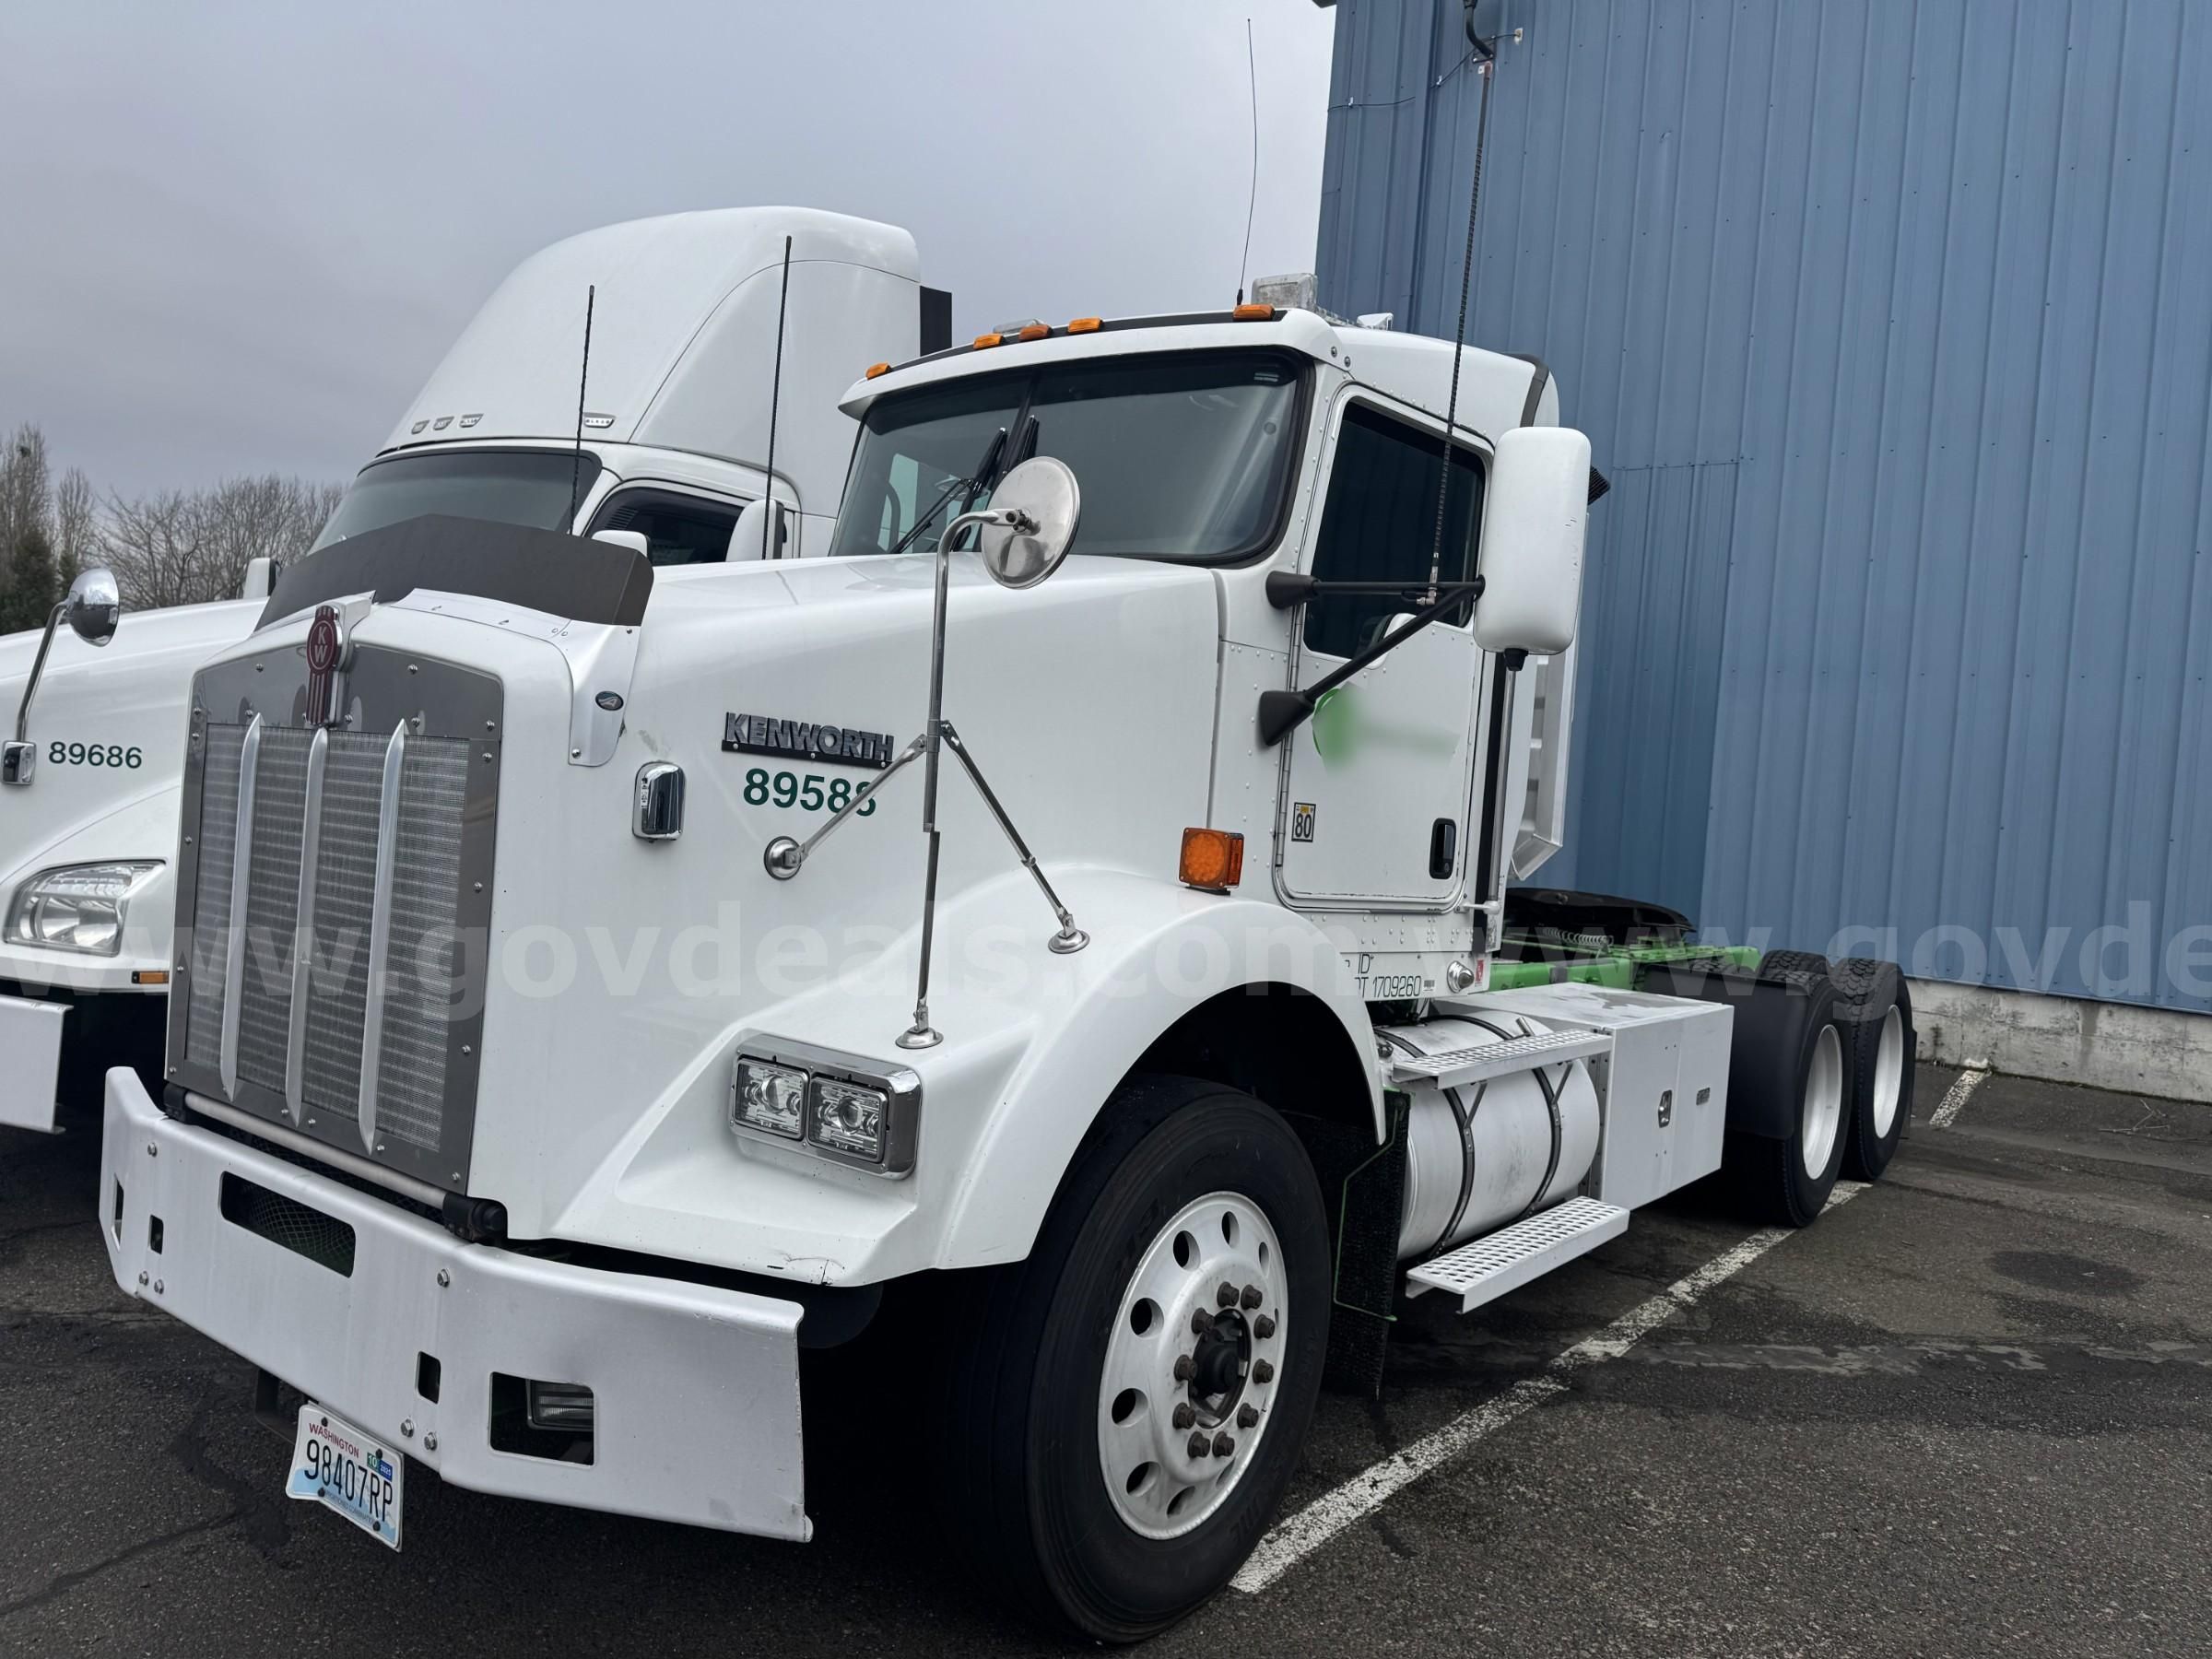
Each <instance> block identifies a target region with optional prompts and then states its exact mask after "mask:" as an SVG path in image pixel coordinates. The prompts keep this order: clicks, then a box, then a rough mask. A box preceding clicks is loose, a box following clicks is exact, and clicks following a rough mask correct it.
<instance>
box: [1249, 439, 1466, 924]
mask: <svg viewBox="0 0 2212 1659" xmlns="http://www.w3.org/2000/svg"><path fill="white" fill-rule="evenodd" d="M1442 467H1443V429H1442V423H1441V422H1435V423H1430V422H1426V421H1423V420H1421V419H1419V418H1417V417H1414V416H1412V415H1411V414H1410V413H1408V412H1405V411H1401V410H1396V409H1394V408H1391V407H1388V406H1383V405H1382V404H1381V403H1379V402H1371V401H1369V400H1367V399H1364V398H1357V397H1355V398H1352V399H1347V401H1346V402H1345V403H1344V404H1342V405H1341V406H1340V407H1339V411H1338V415H1337V420H1336V430H1335V441H1334V443H1333V445H1332V450H1331V460H1330V472H1329V482H1328V493H1327V496H1326V498H1325V504H1324V508H1323V511H1322V517H1321V525H1320V528H1319V530H1318V531H1317V532H1316V534H1315V535H1314V538H1313V543H1312V557H1311V562H1310V566H1309V570H1310V573H1311V574H1312V575H1313V576H1314V577H1315V578H1316V579H1317V580H1319V581H1321V582H1401V581H1402V582H1406V583H1408V584H1409V585H1415V586H1419V585H1425V584H1426V583H1427V582H1428V579H1429V567H1430V556H1431V552H1432V550H1433V548H1434V546H1435V537H1436V512H1437V485H1438V481H1439V475H1440V473H1441V470H1442ZM1482 479H1483V473H1482V458H1481V455H1480V454H1479V453H1477V451H1475V450H1474V449H1472V448H1469V447H1466V446H1465V445H1455V446H1454V449H1453V465H1452V480H1451V488H1450V491H1449V493H1448V495H1447V497H1446V500H1445V517H1444V537H1443V556H1442V560H1441V571H1440V579H1441V580H1443V581H1447V582H1449V581H1455V580H1464V579H1465V577H1467V576H1469V575H1471V574H1472V573H1473V571H1474V570H1475V557H1476V549H1475V545H1474V542H1475V535H1476V530H1477V526H1478V525H1479V524H1481V521H1482ZM1413 608H1415V606H1413V605H1410V604H1408V603H1407V602H1406V601H1404V600H1402V599H1397V598H1393V597H1388V596H1376V595H1364V594H1361V595H1341V596H1335V597H1331V596H1328V595H1326V594H1321V595H1316V596H1315V597H1314V598H1312V599H1311V600H1309V601H1308V602H1307V603H1306V605H1305V606H1304V607H1303V610H1302V613H1300V614H1298V615H1296V617H1295V624H1294V625H1295V626H1296V628H1297V629H1298V636H1297V638H1296V640H1295V641H1294V647H1293V651H1292V661H1293V677H1294V681H1295V683H1296V684H1298V685H1300V686H1308V685H1312V683H1313V682H1315V681H1316V680H1318V679H1320V678H1321V677H1323V676H1324V675H1325V674H1328V673H1329V672H1331V671H1332V670H1334V669H1335V668H1338V667H1341V666H1342V665H1344V664H1345V663H1346V662H1347V660H1348V659H1350V658H1351V657H1353V656H1355V655H1356V654H1358V653H1359V652H1361V651H1363V650H1365V649H1367V647H1368V646H1369V645H1370V644H1371V643H1372V642H1373V641H1376V640H1378V639H1380V638H1381V637H1382V635H1383V634H1385V633H1387V632H1389V631H1390V630H1392V629H1395V628H1396V627H1398V626H1399V625H1401V624H1402V623H1403V622H1405V621H1406V619H1407V613H1408V612H1409V611H1410V610H1411V609H1413ZM1471 615H1472V609H1471V606H1460V607H1458V608H1457V609H1454V610H1451V611H1447V612H1445V613H1444V615H1443V616H1442V617H1441V618H1438V619H1437V620H1436V621H1434V622H1431V623H1430V625H1429V626H1428V627H1427V628H1425V629H1422V630H1421V631H1420V632H1418V633H1417V634H1415V635H1414V636H1413V637H1412V638H1411V639H1409V640H1407V641H1405V642H1404V643H1403V644H1401V645H1399V646H1398V647H1396V649H1394V650H1393V651H1391V652H1389V653H1385V654H1384V655H1383V656H1382V658H1381V660H1379V661H1378V662H1375V663H1373V664H1371V665H1369V666H1368V667H1367V668H1365V669H1362V670H1361V671H1360V672H1359V674H1357V675H1356V676H1354V677H1352V678H1351V679H1350V680H1347V682H1346V683H1345V684H1344V685H1343V686H1341V687H1339V688H1337V689H1336V690H1335V691H1333V692H1331V693H1329V694H1328V695H1327V696H1326V697H1325V698H1324V700H1323V701H1322V703H1321V705H1320V706H1319V708H1317V709H1316V711H1315V712H1314V713H1313V715H1312V717H1311V718H1310V719H1308V720H1307V721H1306V722H1305V723H1304V724H1301V725H1300V726H1299V727H1297V728H1296V729H1295V730H1293V731H1292V732H1291V733H1290V735H1288V737H1286V738H1285V739H1284V740H1283V743H1284V748H1285V750H1286V754H1285V757H1284V760H1283V764H1282V772H1281V779H1282V791H1283V795H1282V800H1281V802H1280V804H1279V812H1278V818H1277V822H1278V823H1279V825H1280V826H1281V828H1280V830H1279V832H1278V834H1277V842H1276V857H1277V871H1276V877H1277V891H1278V892H1279V894H1280V895H1281V897H1282V898H1283V900H1285V901H1286V902H1288V903H1290V904H1292V905H1295V906H1297V907H1299V908H1301V909H1311V910H1361V911H1377V910H1381V911H1391V910H1398V911H1412V912H1435V911H1444V910H1449V909H1452V908H1453V907H1454V906H1455V905H1456V904H1457V903H1458V902H1459V900H1460V896H1461V894H1462V892H1463V891H1464V890H1465V885H1466V881H1467V868H1468V859H1469V855H1470V842H1471V841H1472V840H1473V839H1474V837H1473V834H1472V831H1473V830H1474V828H1475V826H1474V825H1473V824H1472V822H1471V818H1472V814H1471V812H1470V798H1471V794H1472V789H1473V777H1474V767H1475V759H1476V757H1475V732H1476V721H1475V708H1476V699H1477V681H1478V679H1479V678H1480V676H1481V665H1482V658H1481V653H1480V652H1479V651H1477V648H1476V645H1475V640H1474V636H1473V634H1472V632H1471V631H1470V629H1469V626H1468V624H1469V621H1470V618H1471Z"/></svg>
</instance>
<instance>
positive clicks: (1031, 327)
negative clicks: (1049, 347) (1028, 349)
mask: <svg viewBox="0 0 2212 1659" xmlns="http://www.w3.org/2000/svg"><path fill="white" fill-rule="evenodd" d="M1052 332H1053V331H1052V330H1051V329H1049V328H1047V327H1046V326H1045V325H1044V324H1041V323H1030V324H1025V325H1024V326H1023V328H1022V331H1021V332H1020V333H1019V334H1018V335H1015V336H1014V337H1015V338H1016V339H1018V340H1041V339H1043V338H1044V337H1045V336H1046V335H1050V334H1051V333H1052Z"/></svg>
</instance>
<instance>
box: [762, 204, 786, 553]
mask: <svg viewBox="0 0 2212 1659" xmlns="http://www.w3.org/2000/svg"><path fill="white" fill-rule="evenodd" d="M790 303H791V238H790V237H788V236H786V237H785V238H784V239H783V291H782V293H781V294H779V295H778V296H777V297H776V371H775V374H774V376H773V377H772V378H771V380H770V381H769V382H768V511H767V512H764V513H762V514H761V515H760V557H761V558H763V559H767V558H770V557H771V554H770V552H769V550H768V543H769V535H770V534H771V527H772V526H773V525H774V524H775V521H776V406H777V405H779V404H781V403H782V401H783V308H784V307H785V306H787V305H789V304H790ZM775 540H776V550H775V552H774V554H773V555H772V557H774V558H777V559H781V558H782V557H783V538H782V536H780V535H779V536H777V537H776V538H775Z"/></svg>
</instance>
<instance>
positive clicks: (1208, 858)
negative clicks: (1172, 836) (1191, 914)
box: [1175, 830, 1244, 893]
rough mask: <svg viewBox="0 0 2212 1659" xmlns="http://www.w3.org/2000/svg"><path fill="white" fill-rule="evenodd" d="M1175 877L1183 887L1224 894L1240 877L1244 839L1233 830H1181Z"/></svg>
mask: <svg viewBox="0 0 2212 1659" xmlns="http://www.w3.org/2000/svg"><path fill="white" fill-rule="evenodd" d="M1175 878H1176V879H1177V880H1178V881H1180V882H1182V884H1183V885H1184V886H1185V887H1194V888H1206V890H1207V891H1208V892H1215V893H1226V892H1228V891H1229V889H1230V888H1233V887H1235V886H1236V885H1237V883H1238V882H1240V881H1241V880H1242V879H1243V878H1244V838H1243V837H1242V836H1241V835H1240V834H1238V833H1237V832H1236V831H1235V830H1184V831H1183V832H1182V859H1181V860H1180V861H1179V863H1178V865H1177V868H1176V871H1175Z"/></svg>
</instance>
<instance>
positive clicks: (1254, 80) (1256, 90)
mask: <svg viewBox="0 0 2212 1659" xmlns="http://www.w3.org/2000/svg"><path fill="white" fill-rule="evenodd" d="M1244 77H1245V81H1246V83H1247V85H1248V86H1249V87H1250V88H1251V89H1252V192H1251V194H1249V195H1248V196H1246V197H1245V200H1244V257H1243V258H1242V259H1241V260H1240V261H1238V263H1237V303H1238V304H1239V305H1241V304H1243V303H1244V281H1245V278H1246V277H1249V276H1251V274H1252V215H1253V209H1254V208H1256V207H1257V206H1259V205H1260V69H1259V65H1258V63H1257V62H1256V61H1255V60H1254V59H1253V53H1252V19H1251V18H1245V19H1244Z"/></svg>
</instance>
